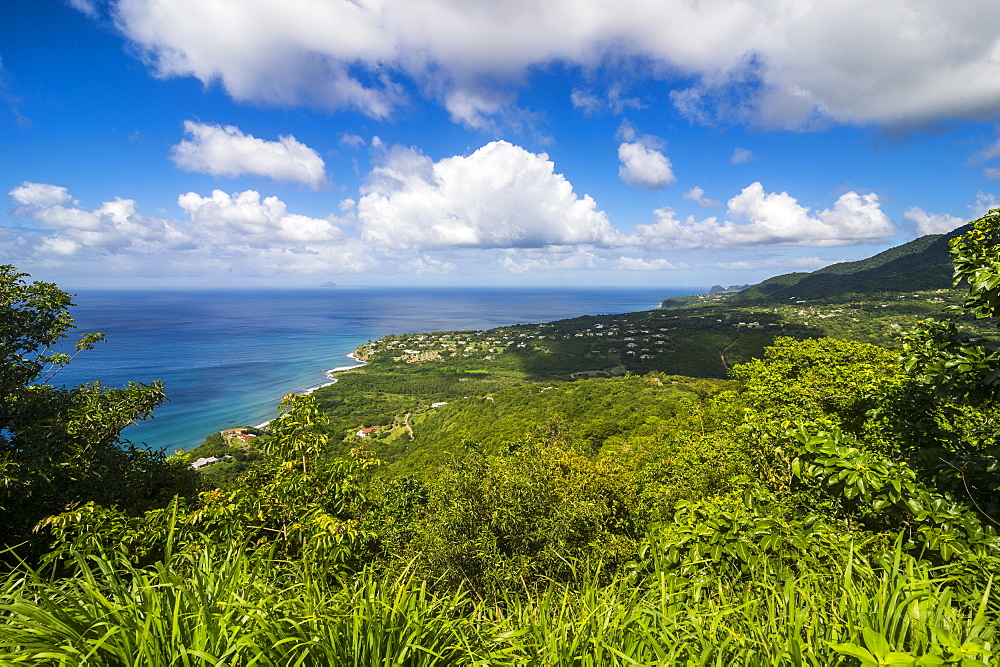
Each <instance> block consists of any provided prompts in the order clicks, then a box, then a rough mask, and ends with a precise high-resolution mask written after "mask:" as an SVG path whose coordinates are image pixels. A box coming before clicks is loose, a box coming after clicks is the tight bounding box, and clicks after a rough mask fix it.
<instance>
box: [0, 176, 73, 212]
mask: <svg viewBox="0 0 1000 667" xmlns="http://www.w3.org/2000/svg"><path fill="white" fill-rule="evenodd" d="M7 194H9V195H10V196H11V197H13V198H14V201H16V202H17V203H18V204H21V205H22V206H58V205H65V204H70V203H72V202H73V198H72V197H70V196H69V191H68V190H67V189H66V188H63V187H60V186H58V185H48V184H47V183H32V182H30V181H25V182H24V183H22V184H21V185H19V186H17V187H16V188H14V189H13V190H11V191H10V192H8V193H7Z"/></svg>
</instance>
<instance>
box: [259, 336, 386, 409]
mask: <svg viewBox="0 0 1000 667" xmlns="http://www.w3.org/2000/svg"><path fill="white" fill-rule="evenodd" d="M356 351H357V350H355V352H356ZM344 356H345V357H348V358H349V359H353V360H354V362H355V363H354V365H353V366H337V367H336V368H331V369H330V370H328V371H324V372H325V373H326V376H327V377H328V378H330V381H329V382H324V383H323V384H320V385H316V386H315V387H309V388H308V389H306V390H305V391H302V392H299V395H301V396H308V395H309V394H311V393H313V392H314V391H316V390H317V389H322V388H323V387H329V386H330V385H332V384H336V383H337V378H335V377H334V373H338V372H340V371H349V370H353V369H355V368H361V367H362V366H364V365H366V364H367V363H368V362H367V361H361V360H360V359H358V357H357V356H356V355H355V354H354V352H348V353H347V354H346V355H344ZM270 423H271V420H270V419H269V420H267V421H266V422H264V423H263V424H258V425H257V426H255V427H254V428H267V425H268V424H270Z"/></svg>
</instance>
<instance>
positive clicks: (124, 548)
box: [0, 210, 1000, 666]
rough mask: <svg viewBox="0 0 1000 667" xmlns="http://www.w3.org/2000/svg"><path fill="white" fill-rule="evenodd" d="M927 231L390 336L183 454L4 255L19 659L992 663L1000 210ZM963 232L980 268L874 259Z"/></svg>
mask: <svg viewBox="0 0 1000 667" xmlns="http://www.w3.org/2000/svg"><path fill="white" fill-rule="evenodd" d="M914 243H915V244H916V245H915V246H914V247H912V248H910V249H908V250H904V251H898V252H893V251H889V252H888V253H883V255H882V256H880V257H881V259H875V261H871V262H868V263H859V266H856V267H853V268H851V267H848V268H847V269H843V267H842V269H843V270H840V269H828V270H825V271H824V272H823V274H822V275H824V276H834V277H835V278H833V279H831V278H820V279H818V282H816V281H813V282H808V281H805V280H804V279H802V280H799V279H798V278H797V280H799V283H800V284H801V285H806V286H809V285H813V286H816V285H819V286H820V287H817V288H816V289H817V290H818V291H817V292H816V293H815V294H813V295H812V297H811V298H795V299H789V298H788V297H787V296H786V295H785V293H784V292H781V291H780V290H776V293H777V292H780V294H779V295H778V296H777V297H775V298H771V299H767V298H756V300H754V299H751V298H749V296H748V295H746V294H744V293H741V292H727V293H718V294H712V295H703V296H701V297H699V298H696V299H689V300H685V301H683V302H681V303H676V304H666V305H668V306H674V307H667V308H661V309H657V310H654V311H648V312H641V313H627V314H621V315H600V316H596V315H595V316H587V317H581V318H575V319H571V320H561V321H558V322H550V323H544V324H530V325H529V324H525V325H517V326H513V327H503V328H499V329H494V330H490V331H451V332H425V333H419V334H410V335H405V336H389V337H387V338H384V339H381V340H379V341H373V342H371V343H369V344H368V345H365V346H363V347H362V348H361V349H359V350H358V354H359V356H360V357H361V358H363V359H364V360H365V361H366V362H367V363H366V365H365V366H363V367H361V368H358V369H354V370H351V371H347V372H342V373H340V374H339V376H338V380H339V381H338V382H337V384H336V385H334V386H331V387H328V388H325V389H322V390H319V391H317V392H315V393H314V394H312V395H308V396H296V395H289V396H286V397H285V399H284V400H283V401H282V403H281V405H280V406H279V416H278V417H277V418H276V419H274V420H273V421H272V422H270V424H268V426H267V428H265V429H249V428H246V429H232V430H229V431H226V432H221V433H217V434H213V435H212V436H209V437H208V438H207V439H206V441H205V442H204V443H203V444H202V445H201V446H200V447H198V448H196V449H195V450H193V451H191V452H183V453H179V454H177V455H175V456H171V457H166V456H164V455H163V454H162V453H157V452H155V451H146V450H143V449H137V448H134V447H131V446H129V445H127V444H125V443H122V442H121V439H120V434H121V430H122V429H123V428H124V427H125V426H126V425H127V424H129V423H131V422H132V421H134V420H136V419H142V418H145V417H146V416H148V415H149V414H150V413H151V412H152V411H153V410H154V409H155V407H156V406H157V405H158V404H159V403H160V402H161V401H162V400H163V399H164V393H163V387H162V386H160V385H159V384H158V383H155V382H154V383H151V384H132V385H130V386H128V387H125V388H121V389H115V388H108V387H103V386H101V385H99V384H90V385H83V386H79V387H63V386H59V385H58V384H55V383H54V381H55V380H57V379H58V375H57V373H58V369H59V368H60V367H62V366H64V365H65V364H67V363H70V362H71V356H70V355H66V354H55V353H52V352H51V351H50V350H51V348H52V346H53V345H54V344H55V343H57V342H58V341H60V340H62V339H63V338H65V337H66V336H67V335H68V333H69V332H70V330H71V329H72V326H73V325H72V319H71V312H70V308H71V306H72V300H71V297H70V296H69V295H66V294H65V293H63V292H62V291H61V290H59V289H58V287H56V286H55V285H51V284H47V283H39V282H28V281H27V278H28V276H25V275H24V274H21V273H19V272H18V271H17V270H16V269H14V268H13V267H3V268H2V270H0V346H2V348H0V349H2V354H3V361H2V363H0V512H2V517H3V519H2V521H0V541H2V543H3V544H4V545H6V546H5V548H4V550H3V551H2V556H0V567H2V568H3V572H2V573H0V663H3V664H53V665H56V664H95V665H135V664H143V665H146V664H149V665H174V664H177V665H203V664H204V665H236V664H239V665H243V664H247V665H250V664H259V665H359V666H361V665H366V666H367V665H383V664H384V665H390V664H392V665H595V666H596V665H665V664H666V665H670V664H698V665H761V664H773V665H831V664H843V665H890V664H891V665H989V664H995V663H996V660H997V657H998V655H1000V648H998V641H1000V636H998V632H997V627H998V619H1000V593H998V586H997V582H995V581H994V580H993V576H994V574H995V573H996V572H998V571H1000V539H998V537H997V533H996V528H997V526H998V523H1000V467H998V465H1000V463H998V456H1000V450H998V432H1000V429H998V418H1000V409H998V403H997V392H998V389H1000V345H998V338H997V336H996V334H997V330H996V319H995V318H996V317H997V315H998V309H1000V210H994V211H991V212H990V213H989V214H988V215H987V216H985V217H983V218H981V219H980V220H977V221H975V222H974V223H971V225H970V226H969V227H966V228H963V229H962V230H961V233H959V234H955V235H952V236H950V237H940V238H938V237H935V238H930V239H927V240H925V241H922V242H921V243H916V242H914ZM942 244H946V246H947V248H948V249H949V251H950V259H951V262H952V267H953V268H952V271H953V273H952V281H953V282H952V287H949V286H947V285H946V286H944V287H942V286H939V285H938V284H936V283H935V284H930V283H928V284H927V285H924V284H919V285H918V284H915V283H912V282H911V283H910V285H909V286H908V287H907V288H906V290H905V291H904V290H896V291H894V292H893V293H891V294H889V293H879V294H876V295H871V294H869V295H867V296H866V295H865V293H864V290H862V289H855V287H856V286H857V283H853V284H852V283H850V281H849V280H848V278H847V277H849V276H851V275H857V274H864V273H865V272H867V271H873V270H878V269H879V268H880V267H889V269H882V270H883V272H884V271H889V270H891V271H893V272H895V271H896V269H897V268H898V267H899V266H901V265H902V264H900V261H901V258H902V259H905V258H907V257H909V258H911V259H908V260H905V261H903V264H905V265H906V266H913V267H916V266H917V264H916V262H915V261H914V260H913V259H912V257H914V256H915V253H921V252H924V251H926V250H928V249H931V250H932V251H933V252H941V251H942V250H941V248H943V247H945V246H943V245H942ZM935 261H936V260H935ZM878 275H883V274H878ZM884 275H889V274H884ZM893 275H895V273H893ZM779 282H780V281H779ZM775 284H776V283H775ZM799 291H802V290H801V289H800V290H799ZM765 292H767V289H766V286H765V289H764V290H758V294H763V293H765ZM741 295H742V296H741ZM750 296H752V295H750ZM796 296H799V295H796ZM99 342H100V336H99V335H84V336H83V337H82V338H81V339H80V342H79V343H78V344H77V347H76V349H77V351H78V352H79V353H86V350H87V349H88V348H90V347H93V346H94V345H95V344H99ZM209 457H211V458H214V459H216V460H217V462H216V463H214V465H210V466H208V467H205V468H203V469H201V470H199V471H195V470H193V469H192V467H191V463H192V462H193V461H194V460H196V459H198V458H202V459H205V458H209Z"/></svg>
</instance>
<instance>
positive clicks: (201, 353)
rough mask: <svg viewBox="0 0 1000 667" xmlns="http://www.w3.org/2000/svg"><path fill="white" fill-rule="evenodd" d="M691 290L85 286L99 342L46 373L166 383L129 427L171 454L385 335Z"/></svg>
mask: <svg viewBox="0 0 1000 667" xmlns="http://www.w3.org/2000/svg"><path fill="white" fill-rule="evenodd" d="M704 291H706V290H700V289H699V288H691V287H686V288H671V287H664V288H649V287H644V288H617V287H616V288H582V287H581V288H426V287H420V288H417V287H411V288H398V287H397V288H312V289H244V290H234V289H229V290H84V291H80V292H79V293H78V294H77V296H76V298H75V299H74V301H75V303H76V304H77V305H76V307H74V308H73V311H72V314H73V317H74V319H75V320H76V324H77V331H78V332H88V333H90V332H101V333H104V334H105V335H106V336H107V339H108V341H107V342H106V343H103V344H100V345H98V347H97V348H96V349H95V350H92V351H89V352H84V353H83V354H81V355H80V356H79V357H77V358H76V359H75V360H74V361H73V363H72V364H70V365H69V366H67V367H66V368H64V369H63V370H62V371H60V372H59V374H58V375H56V377H55V378H54V380H53V382H54V383H57V384H66V385H70V386H74V385H77V384H82V383H84V382H93V381H100V382H102V383H103V384H105V385H107V386H114V387H120V386H123V385H124V384H125V383H126V382H128V381H136V382H149V381H151V380H154V379H159V380H163V381H164V383H165V385H166V391H167V396H168V398H169V402H168V403H165V404H164V405H163V406H161V407H159V408H157V410H156V412H155V417H154V418H152V419H150V420H146V421H144V422H140V423H139V424H137V425H135V426H131V427H129V428H128V429H126V431H125V433H124V437H125V438H127V439H129V440H131V441H133V442H134V443H136V444H140V443H145V444H147V445H149V446H151V447H154V448H161V447H163V448H166V449H167V451H175V450H177V449H178V448H190V447H193V446H196V445H197V444H199V443H200V442H201V441H202V440H203V439H204V437H205V436H206V435H208V434H210V433H212V432H215V431H217V430H219V429H223V428H229V427H232V426H238V425H252V424H259V423H261V422H264V421H267V420H268V419H271V418H272V417H274V415H275V409H276V407H277V404H278V401H280V399H281V397H282V396H283V395H285V394H287V393H289V392H296V393H300V392H303V391H307V390H309V389H311V388H315V387H317V386H319V385H322V384H325V383H326V382H329V376H328V375H327V371H328V370H329V369H332V368H337V367H344V366H351V365H354V362H353V361H352V360H351V359H349V358H348V357H347V355H348V354H349V353H351V352H352V351H353V350H354V349H355V348H357V347H358V346H359V345H361V344H363V343H365V342H367V341H369V340H375V339H378V338H380V337H382V336H385V335H388V334H400V333H414V332H423V331H441V330H451V329H476V330H478V329H489V328H492V327H498V326H506V325H511V324H518V323H522V324H527V323H535V322H547V321H551V320H557V319H563V318H568V317H577V316H580V315H597V314H608V313H624V312H632V311H638V310H650V309H652V308H655V307H656V306H657V305H658V303H659V301H660V300H662V299H665V298H669V297H673V296H683V295H687V294H697V293H703V292H704Z"/></svg>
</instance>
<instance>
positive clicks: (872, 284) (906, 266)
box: [730, 225, 969, 304]
mask: <svg viewBox="0 0 1000 667" xmlns="http://www.w3.org/2000/svg"><path fill="white" fill-rule="evenodd" d="M968 230H969V227H968V225H966V226H963V227H960V228H958V229H956V230H955V231H953V232H950V233H948V234H928V235H927V236H921V237H920V238H918V239H914V240H913V241H910V242H909V243H904V244H903V245H900V246H896V247H895V248H890V249H888V250H886V251H884V252H880V253H879V254H877V255H875V256H874V257H869V258H868V259H863V260H860V261H857V262H841V263H839V264H832V265H830V266H828V267H826V268H823V269H820V270H818V271H813V272H812V273H786V274H784V275H781V276H775V277H774V278H769V279H768V280H765V281H764V282H762V283H760V284H758V285H755V286H753V287H750V288H748V289H746V290H743V291H742V292H739V293H737V294H734V295H733V296H732V297H731V299H730V303H733V304H754V303H767V302H776V301H777V302H782V303H786V302H788V300H789V299H793V298H795V299H804V300H815V299H835V298H841V297H847V296H850V295H859V296H863V295H874V294H883V293H887V292H912V291H914V290H933V289H941V288H946V287H950V286H951V281H952V266H951V256H950V255H949V254H948V242H949V241H950V240H951V239H952V238H953V237H954V236H957V235H958V234H962V233H964V232H967V231H968Z"/></svg>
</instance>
